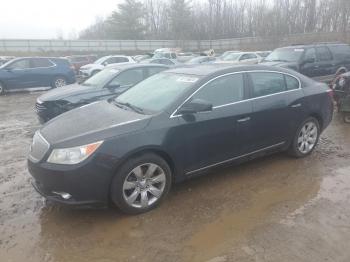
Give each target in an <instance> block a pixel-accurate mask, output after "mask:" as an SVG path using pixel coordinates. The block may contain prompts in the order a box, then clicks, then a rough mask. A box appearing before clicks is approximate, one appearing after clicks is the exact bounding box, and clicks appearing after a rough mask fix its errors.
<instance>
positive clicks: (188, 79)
mask: <svg viewBox="0 0 350 262" xmlns="http://www.w3.org/2000/svg"><path fill="white" fill-rule="evenodd" d="M176 81H177V82H184V83H195V82H197V81H198V78H197V77H189V76H182V77H179V78H178V79H176Z"/></svg>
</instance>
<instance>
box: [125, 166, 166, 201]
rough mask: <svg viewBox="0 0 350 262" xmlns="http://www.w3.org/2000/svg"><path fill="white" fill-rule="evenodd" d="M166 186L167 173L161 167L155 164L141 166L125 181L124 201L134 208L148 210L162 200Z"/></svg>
mask: <svg viewBox="0 0 350 262" xmlns="http://www.w3.org/2000/svg"><path fill="white" fill-rule="evenodd" d="M165 184H166V176H165V172H164V170H163V169H162V168H161V167H160V166H158V165H156V164H154V163H146V164H141V165H139V166H137V167H135V168H134V169H133V170H132V171H131V172H130V173H129V174H128V175H127V176H126V178H125V180H124V183H123V197H124V200H125V201H126V203H127V204H128V205H129V206H132V207H134V208H147V207H149V206H151V205H152V204H154V203H155V202H157V200H158V199H160V198H161V196H162V195H163V192H164V188H165Z"/></svg>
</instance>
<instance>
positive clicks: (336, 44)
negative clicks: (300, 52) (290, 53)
mask: <svg viewBox="0 0 350 262" xmlns="http://www.w3.org/2000/svg"><path fill="white" fill-rule="evenodd" d="M339 45H348V44H346V43H340V42H339V43H338V42H334V43H314V44H296V45H289V46H284V47H280V48H278V49H283V48H294V49H297V48H306V47H315V46H339Z"/></svg>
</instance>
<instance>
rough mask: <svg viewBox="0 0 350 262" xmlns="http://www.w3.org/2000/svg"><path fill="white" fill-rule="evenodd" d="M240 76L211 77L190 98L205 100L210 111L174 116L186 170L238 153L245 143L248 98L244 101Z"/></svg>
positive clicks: (195, 169)
mask: <svg viewBox="0 0 350 262" xmlns="http://www.w3.org/2000/svg"><path fill="white" fill-rule="evenodd" d="M244 79H245V76H244V74H242V73H238V74H229V75H225V76H221V77H218V78H216V79H214V80H212V81H211V82H209V83H207V84H206V85H204V86H203V87H202V88H201V89H200V90H199V91H197V92H196V93H195V94H194V95H193V96H192V98H191V99H202V100H205V101H207V102H209V103H211V104H212V105H213V110H212V111H210V112H202V113H197V114H194V115H192V116H191V115H189V116H178V119H179V126H178V133H179V134H181V137H180V139H181V140H182V143H181V144H183V146H184V148H185V152H184V154H185V162H186V164H185V169H186V172H187V173H194V172H196V171H198V170H200V169H203V168H205V167H207V166H210V165H215V164H218V163H219V162H222V161H227V160H230V159H232V158H234V157H237V156H238V155H240V154H241V145H242V144H244V143H247V142H248V141H247V139H246V136H247V134H248V133H249V131H250V130H251V128H250V122H249V121H247V120H249V116H250V114H251V113H252V104H251V101H249V100H247V101H246V100H245V98H246V96H247V94H246V91H245V90H246V89H245V88H244V82H245V81H244ZM179 145H180V144H179Z"/></svg>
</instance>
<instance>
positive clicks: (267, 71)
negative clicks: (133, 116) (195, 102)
mask: <svg viewBox="0 0 350 262" xmlns="http://www.w3.org/2000/svg"><path fill="white" fill-rule="evenodd" d="M244 73H277V74H282V75H288V76H291V77H293V78H295V79H296V80H298V83H299V88H297V89H292V90H286V91H282V92H278V93H274V94H270V95H265V96H259V97H252V98H248V99H244V100H241V101H236V102H232V103H228V104H223V105H219V106H214V107H213V109H216V108H221V107H225V106H230V105H234V104H238V103H242V102H246V101H251V100H256V99H259V98H264V97H269V96H274V95H278V94H283V93H289V92H294V91H297V90H300V89H301V81H300V79H299V78H298V77H296V76H293V75H292V74H289V73H284V72H279V71H273V70H249V71H240V72H233V73H226V74H223V75H220V76H217V77H214V78H213V79H210V80H209V81H207V82H206V83H204V84H203V85H201V86H200V87H199V88H198V89H197V90H196V91H194V92H193V93H192V94H191V95H190V96H189V97H187V98H186V99H185V101H184V102H182V103H181V104H180V105H179V106H178V107H177V108H176V109H175V111H174V112H173V113H172V114H171V115H170V118H175V117H180V116H182V114H180V115H177V114H176V112H177V111H178V110H179V109H180V108H181V107H182V106H183V105H184V104H185V103H186V102H187V101H188V100H189V99H191V98H192V97H193V96H194V95H195V94H196V93H197V92H198V91H199V90H201V89H202V88H203V87H204V86H206V85H207V84H209V83H211V82H212V81H214V80H216V79H218V78H220V77H224V76H227V75H235V74H244Z"/></svg>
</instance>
